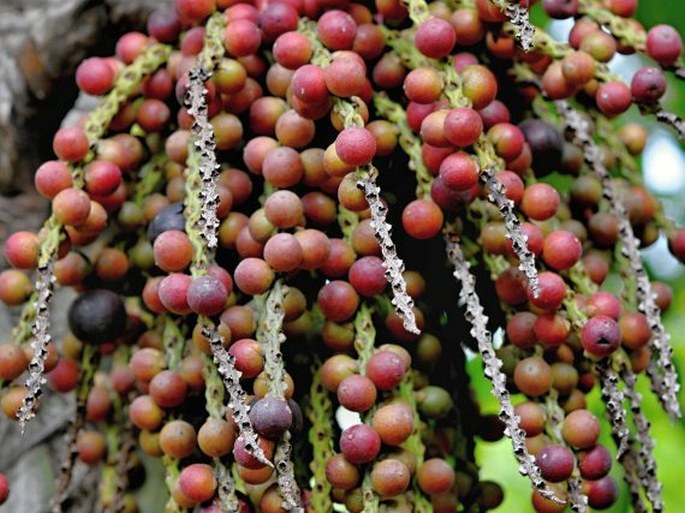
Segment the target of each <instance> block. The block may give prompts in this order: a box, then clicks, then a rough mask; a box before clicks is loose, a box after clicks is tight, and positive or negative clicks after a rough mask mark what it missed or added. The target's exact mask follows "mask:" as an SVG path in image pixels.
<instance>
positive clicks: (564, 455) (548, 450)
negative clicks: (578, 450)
mask: <svg viewBox="0 0 685 513" xmlns="http://www.w3.org/2000/svg"><path fill="white" fill-rule="evenodd" d="M535 462H536V463H537V464H538V466H539V467H540V474H542V478H543V479H545V480H546V481H551V482H553V483H559V482H561V481H565V480H566V479H568V478H569V477H571V473H572V472H573V464H574V459H573V453H572V452H571V451H570V450H569V449H567V448H566V447H564V446H563V445H556V444H550V445H547V446H545V447H543V448H542V449H540V450H539V451H538V453H537V454H536V455H535Z"/></svg>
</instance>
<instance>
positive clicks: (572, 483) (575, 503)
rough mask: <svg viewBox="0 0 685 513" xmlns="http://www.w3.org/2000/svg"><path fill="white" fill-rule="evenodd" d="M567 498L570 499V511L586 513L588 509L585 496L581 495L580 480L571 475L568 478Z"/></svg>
mask: <svg viewBox="0 0 685 513" xmlns="http://www.w3.org/2000/svg"><path fill="white" fill-rule="evenodd" d="M567 482H568V496H569V498H570V499H571V500H570V502H571V510H572V511H575V512H576V513H587V512H588V511H589V510H590V509H589V508H590V506H589V504H588V498H587V495H585V494H584V493H583V489H582V483H581V481H580V478H579V477H578V476H576V475H573V476H571V477H569V478H568V481H567Z"/></svg>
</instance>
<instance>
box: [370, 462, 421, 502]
mask: <svg viewBox="0 0 685 513" xmlns="http://www.w3.org/2000/svg"><path fill="white" fill-rule="evenodd" d="M410 479H411V476H410V474H409V469H408V468H407V466H406V465H405V464H404V463H402V462H401V461H399V460H396V459H394V458H388V459H385V460H381V461H379V462H378V463H376V464H375V465H374V467H373V470H372V471H371V488H373V490H374V491H375V492H376V493H377V494H378V495H380V496H381V497H384V498H387V497H394V496H396V495H399V494H401V493H402V492H404V491H405V490H406V489H407V486H409V481H410Z"/></svg>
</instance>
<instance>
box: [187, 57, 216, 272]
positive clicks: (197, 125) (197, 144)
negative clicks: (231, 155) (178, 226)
mask: <svg viewBox="0 0 685 513" xmlns="http://www.w3.org/2000/svg"><path fill="white" fill-rule="evenodd" d="M188 77H189V79H188V90H187V91H186V99H185V103H186V106H187V108H188V113H189V114H190V115H191V116H192V117H193V125H192V128H191V130H192V137H191V143H190V148H189V155H188V176H187V178H186V192H187V195H186V201H185V205H186V211H187V213H186V224H188V225H190V226H191V227H192V228H193V233H194V232H195V231H196V232H198V233H199V235H200V237H201V241H202V242H201V244H193V268H194V269H204V268H206V266H207V264H208V260H209V259H210V258H211V256H212V255H213V252H214V251H215V250H216V247H217V244H218V238H217V230H218V228H219V220H218V218H217V216H216V207H217V205H218V204H219V193H218V192H217V183H216V180H217V176H218V173H217V170H218V168H219V165H218V164H217V162H216V153H215V150H216V141H215V137H214V130H213V128H212V125H211V124H210V123H209V120H208V119H207V100H206V98H205V95H206V94H207V89H206V88H205V85H204V84H205V82H206V81H207V79H209V77H210V73H209V72H208V71H207V70H205V69H204V68H203V67H202V66H199V67H195V68H193V69H191V70H190V71H189V72H188ZM189 233H190V232H189ZM200 247H202V250H200Z"/></svg>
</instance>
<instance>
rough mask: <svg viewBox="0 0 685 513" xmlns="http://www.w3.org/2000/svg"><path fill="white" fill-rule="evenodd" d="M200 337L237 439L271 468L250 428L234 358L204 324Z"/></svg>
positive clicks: (254, 433) (247, 408)
mask: <svg viewBox="0 0 685 513" xmlns="http://www.w3.org/2000/svg"><path fill="white" fill-rule="evenodd" d="M202 336H204V337H205V338H206V339H207V340H209V344H210V347H211V349H212V354H213V356H214V363H215V364H216V365H217V369H218V371H219V374H220V375H221V377H222V379H223V382H224V387H225V388H226V391H227V392H228V401H229V402H228V407H229V408H230V409H231V413H232V415H233V420H234V421H235V423H236V425H237V426H238V431H239V433H240V434H239V435H238V438H239V439H242V440H244V441H245V449H246V450H247V452H249V453H250V454H252V455H253V456H254V457H255V458H257V459H258V460H259V461H260V462H262V463H263V464H265V465H268V466H270V467H273V463H271V462H270V461H269V459H268V458H267V457H266V455H265V454H264V451H263V450H262V448H261V447H260V446H259V444H258V439H257V433H256V432H255V430H254V428H253V427H252V422H251V421H250V417H249V415H248V414H249V411H250V407H249V406H248V405H247V403H246V402H245V399H246V397H247V393H246V392H245V390H243V388H242V387H241V386H240V376H241V373H240V371H239V370H238V369H236V368H235V357H234V356H233V355H232V354H231V353H229V352H228V351H226V349H224V346H223V340H222V338H221V336H220V335H219V334H218V333H217V332H216V330H214V329H213V328H212V327H210V326H209V325H207V324H205V325H203V326H202Z"/></svg>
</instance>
